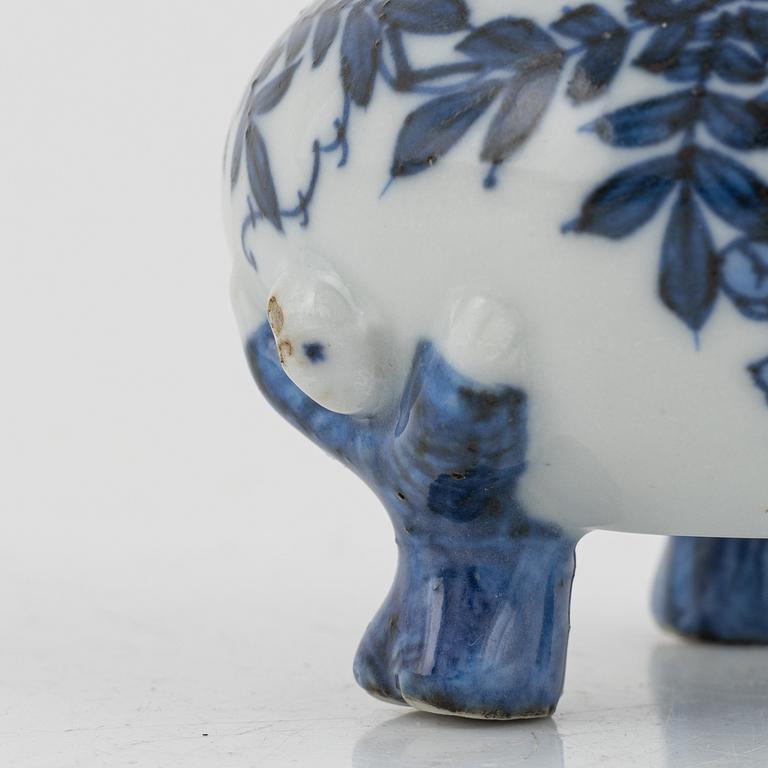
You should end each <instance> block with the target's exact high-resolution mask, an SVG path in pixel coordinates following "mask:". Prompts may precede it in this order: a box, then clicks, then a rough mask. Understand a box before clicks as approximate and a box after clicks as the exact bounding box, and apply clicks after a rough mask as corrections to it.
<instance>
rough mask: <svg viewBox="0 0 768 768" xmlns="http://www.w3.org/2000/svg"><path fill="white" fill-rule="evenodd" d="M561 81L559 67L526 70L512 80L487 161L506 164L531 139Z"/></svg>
mask: <svg viewBox="0 0 768 768" xmlns="http://www.w3.org/2000/svg"><path fill="white" fill-rule="evenodd" d="M559 79H560V70H559V69H557V68H551V69H546V68H544V69H538V70H534V71H532V72H528V71H522V72H520V73H519V74H518V75H516V76H515V77H514V78H512V80H511V82H510V83H509V84H508V85H507V86H506V87H505V89H504V92H503V99H502V102H501V108H500V109H499V112H498V114H497V115H496V117H495V118H494V119H493V122H492V123H491V127H490V128H489V130H488V135H487V137H486V139H485V145H484V146H483V153H482V160H483V161H484V162H488V163H494V164H496V165H498V164H500V163H503V162H504V161H505V160H506V159H507V158H508V157H510V155H512V153H513V152H514V151H515V150H516V149H517V148H518V147H520V146H521V145H522V144H523V143H524V142H525V141H526V140H527V139H528V138H529V137H530V135H531V134H532V133H533V131H534V129H535V128H536V126H537V125H538V124H539V121H540V120H541V118H542V115H543V114H544V112H545V110H546V109H547V107H548V106H549V103H550V102H551V101H552V97H553V96H554V94H555V91H556V90H557V83H558V81H559Z"/></svg>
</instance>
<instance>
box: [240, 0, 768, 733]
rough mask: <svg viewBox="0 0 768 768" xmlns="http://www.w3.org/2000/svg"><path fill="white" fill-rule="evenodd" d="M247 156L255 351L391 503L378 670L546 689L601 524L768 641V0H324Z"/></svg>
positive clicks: (267, 100)
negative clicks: (588, 541) (653, 539)
mask: <svg viewBox="0 0 768 768" xmlns="http://www.w3.org/2000/svg"><path fill="white" fill-rule="evenodd" d="M226 165H227V173H226V193H227V194H226V199H227V202H226V212H227V213H226V215H227V224H228V227H229V230H230V234H231V239H232V244H233V249H234V254H235V270H234V280H233V291H234V302H235V307H236V311H237V316H238V319H239V322H240V327H241V329H242V333H243V339H244V344H245V347H246V350H247V354H248V359H249V361H250V365H251V369H252V372H253V374H254V376H255V378H256V380H257V382H258V383H259V385H260V387H261V389H262V390H263V392H264V394H265V395H266V396H267V398H268V399H269V400H270V401H271V402H272V404H273V405H274V406H275V407H276V408H277V409H278V410H279V411H280V412H281V413H282V414H283V415H284V416H285V417H286V418H287V419H288V420H289V421H290V422H292V423H293V424H294V425H295V426H296V427H298V428H299V429H300V430H302V431H303V432H304V433H305V434H306V435H307V436H308V437H310V438H311V439H313V440H314V441H316V442H317V443H319V444H320V445H321V446H322V447H324V448H325V449H326V450H328V451H329V452H330V453H332V454H333V455H335V456H336V457H337V458H338V459H340V460H341V461H342V462H344V463H345V464H347V465H348V466H349V467H350V468H351V469H352V470H353V471H355V472H356V473H358V474H359V475H360V476H361V477H362V478H363V479H364V480H365V481H366V482H367V483H369V484H370V486H371V487H372V488H373V489H374V490H375V491H376V493H377V495H378V496H379V498H380V499H381V501H382V502H383V504H384V505H385V507H386V508H387V511H388V512H389V514H390V516H391V518H392V521H393V524H394V526H395V530H396V535H397V542H398V546H399V551H400V564H399V569H398V573H397V577H396V580H395V584H394V587H393V589H392V591H391V593H390V595H389V596H388V598H387V599H386V602H385V604H384V606H383V608H382V609H381V611H380V613H379V614H378V616H377V617H376V618H375V619H374V621H373V622H372V624H371V625H370V627H369V630H368V633H367V635H366V637H365V639H364V640H363V642H362V645H361V647H360V651H359V653H358V656H357V660H356V662H355V675H356V677H357V679H358V681H359V683H360V684H361V685H362V686H363V687H364V688H366V689H367V690H368V691H370V692H371V693H372V694H374V695H376V696H378V697H380V698H383V699H386V700H389V701H392V702H398V703H407V704H409V705H412V706H414V707H416V708H419V709H423V710H428V711H434V712H441V713H447V714H455V715H463V716H468V717H478V718H489V719H515V718H524V717H537V716H545V715H548V714H551V713H552V712H553V711H554V709H555V706H556V704H557V701H558V698H559V696H560V694H561V691H562V686H563V676H564V669H565V654H566V645H567V637H568V628H569V600H570V591H571V582H572V578H573V573H574V547H575V545H576V542H577V541H578V540H579V538H580V537H581V536H582V535H584V534H585V533H586V532H588V531H589V530H592V529H609V530H620V531H635V532H642V533H657V534H668V535H670V536H672V537H674V538H673V539H672V540H671V544H670V549H669V552H668V555H667V558H666V559H665V562H664V565H663V567H662V571H661V574H660V576H659V579H658V585H657V592H656V596H655V609H656V612H657V615H658V617H659V619H660V621H662V623H664V624H665V625H666V626H668V627H670V628H673V629H676V630H677V631H679V632H680V633H681V634H683V635H687V636H692V637H698V638H704V639H709V640H714V641H722V642H751V643H760V642H768V546H767V545H766V544H765V543H763V541H762V539H763V538H765V537H768V325H766V323H767V322H768V6H765V4H764V3H761V2H759V1H757V0H755V1H750V0H604V1H603V2H601V3H595V4H587V5H573V6H570V7H565V8H564V7H563V6H562V5H561V4H560V3H557V2H550V1H548V0H326V1H325V2H321V3H319V4H317V5H315V6H314V7H312V8H311V9H310V10H308V11H306V12H305V13H304V14H303V15H302V16H301V18H300V19H299V20H298V21H297V22H296V24H295V25H294V26H293V27H292V28H291V29H290V30H288V32H287V33H286V34H285V35H284V36H283V37H282V38H281V39H280V40H279V41H278V43H277V44H276V45H275V47H274V48H273V49H272V51H270V53H269V54H268V55H267V57H266V58H265V60H264V61H263V63H262V64H261V66H260V67H259V69H258V70H257V73H256V76H255V77H254V79H253V81H252V82H251V85H250V87H249V88H248V91H247V94H246V96H245V98H244V100H243V103H242V105H241V107H240V110H239V114H238V116H237V119H236V122H235V125H234V127H233V130H232V134H231V136H230V140H229V143H228V148H227V154H226ZM693 537H695V538H693Z"/></svg>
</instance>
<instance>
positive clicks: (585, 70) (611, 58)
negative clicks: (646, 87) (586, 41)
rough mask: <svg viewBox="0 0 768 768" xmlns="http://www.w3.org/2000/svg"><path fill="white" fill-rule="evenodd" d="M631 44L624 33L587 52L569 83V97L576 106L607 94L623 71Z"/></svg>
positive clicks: (617, 34) (598, 44)
mask: <svg viewBox="0 0 768 768" xmlns="http://www.w3.org/2000/svg"><path fill="white" fill-rule="evenodd" d="M629 41H630V37H629V34H628V33H627V32H626V31H624V30H621V31H619V32H616V33H614V34H613V35H612V36H611V37H607V38H605V39H604V40H602V41H601V42H599V43H596V44H594V45H592V46H590V47H589V48H588V49H587V52H586V53H585V54H584V56H582V57H581V59H580V60H579V62H578V63H577V64H576V69H575V70H574V74H573V78H572V79H571V82H570V83H569V84H568V95H569V96H570V97H571V99H572V100H573V101H574V102H575V103H576V104H583V103H584V102H587V101H592V100H593V99H596V98H598V97H599V96H601V95H602V94H603V93H604V92H605V89H606V88H607V87H608V86H609V85H610V84H611V82H612V81H613V79H614V77H616V75H617V74H618V72H619V69H621V65H622V63H623V62H624V56H625V55H626V53H627V47H628V46H629Z"/></svg>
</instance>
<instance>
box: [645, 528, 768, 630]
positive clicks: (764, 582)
mask: <svg viewBox="0 0 768 768" xmlns="http://www.w3.org/2000/svg"><path fill="white" fill-rule="evenodd" d="M653 610H654V614H655V615H656V618H657V620H658V621H659V623H660V624H662V625H663V626H665V627H667V628H669V629H671V630H673V631H675V632H677V633H678V634H681V635H684V636H686V637H690V638H693V639H697V640H705V641H709V642H716V643H741V644H768V540H763V539H705V538H689V537H679V538H673V539H672V540H671V541H670V543H669V546H668V548H667V551H666V554H665V555H664V560H663V562H662V565H661V569H660V571H659V575H658V577H657V580H656V587H655V590H654V599H653Z"/></svg>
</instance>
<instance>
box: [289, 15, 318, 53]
mask: <svg viewBox="0 0 768 768" xmlns="http://www.w3.org/2000/svg"><path fill="white" fill-rule="evenodd" d="M313 23H314V19H313V18H312V16H305V17H304V18H301V19H299V20H298V21H297V22H296V23H295V24H294V25H293V28H292V29H291V31H290V33H289V34H288V40H287V41H286V43H285V56H286V59H285V63H286V64H293V62H294V61H296V59H297V58H298V57H299V56H300V55H301V52H302V51H303V50H304V46H305V45H306V44H307V40H308V39H309V33H310V32H311V31H312V24H313Z"/></svg>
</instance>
